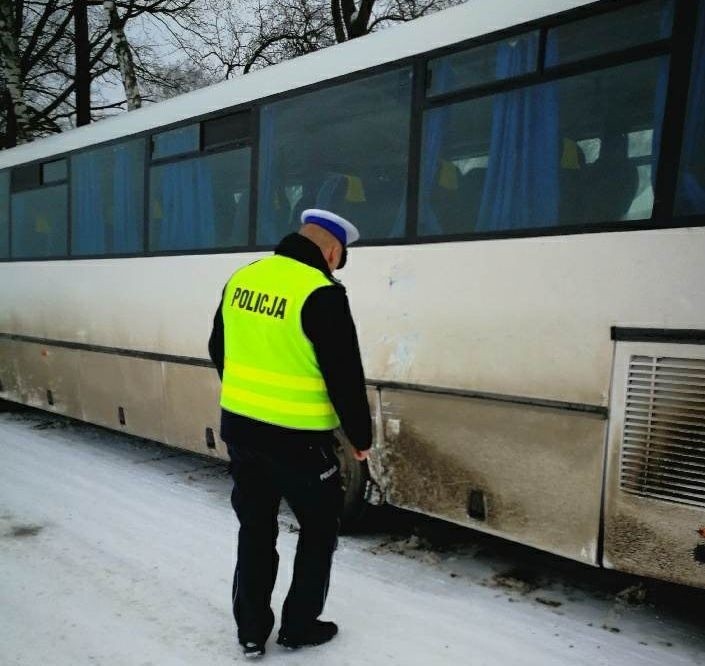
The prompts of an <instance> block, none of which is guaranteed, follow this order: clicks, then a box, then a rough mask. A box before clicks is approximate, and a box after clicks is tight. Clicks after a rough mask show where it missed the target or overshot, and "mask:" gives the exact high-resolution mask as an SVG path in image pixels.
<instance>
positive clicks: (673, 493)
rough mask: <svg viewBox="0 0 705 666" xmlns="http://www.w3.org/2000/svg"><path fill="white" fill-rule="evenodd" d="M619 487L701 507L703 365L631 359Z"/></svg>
mask: <svg viewBox="0 0 705 666" xmlns="http://www.w3.org/2000/svg"><path fill="white" fill-rule="evenodd" d="M620 486H621V488H622V489H623V490H625V491H627V492H630V493H634V494H636V495H642V496H644V497H654V498H657V499H663V500H668V501H671V502H677V503H679V504H691V505H695V506H702V507H705V360H698V359H692V358H666V357H652V356H632V357H631V359H630V363H629V378H628V381H627V402H626V413H625V418H624V439H623V441H622V459H621V466H620Z"/></svg>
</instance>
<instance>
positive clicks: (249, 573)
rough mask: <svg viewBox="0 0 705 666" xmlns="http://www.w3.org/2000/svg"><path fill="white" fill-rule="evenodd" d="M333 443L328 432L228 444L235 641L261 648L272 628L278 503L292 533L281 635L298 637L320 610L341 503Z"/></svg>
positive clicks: (341, 493) (276, 562)
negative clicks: (295, 536) (236, 526)
mask: <svg viewBox="0 0 705 666" xmlns="http://www.w3.org/2000/svg"><path fill="white" fill-rule="evenodd" d="M302 434H303V433H300V435H302ZM307 442H308V443H307ZM333 444H334V440H333V436H332V434H330V433H314V434H313V435H311V436H310V437H309V438H307V439H302V438H301V437H296V438H294V441H279V442H273V441H270V439H269V438H266V439H265V441H259V442H248V443H247V444H228V450H229V452H230V459H231V465H230V469H231V474H232V477H233V482H234V486H233V492H232V505H233V508H234V509H235V513H236V514H237V517H238V520H239V522H240V531H239V537H238V548H237V566H236V567H235V575H234V577H233V595H232V600H233V613H234V615H235V622H236V623H237V627H238V639H239V641H240V643H243V644H244V643H246V642H248V641H254V642H257V643H260V642H261V643H264V642H265V641H266V640H267V637H268V636H269V634H270V633H271V631H272V628H273V626H274V614H273V612H272V609H271V596H272V590H273V588H274V582H275V580H276V577H277V567H278V564H279V555H278V553H277V550H276V542H277V534H278V524H277V514H278V512H279V503H280V501H281V499H282V497H283V498H285V499H286V501H287V503H288V504H289V506H290V507H291V510H292V511H293V512H294V515H295V516H296V519H297V521H298V522H299V526H300V531H299V540H298V544H297V548H296V558H295V560H294V575H293V579H292V582H291V587H290V588H289V593H288V595H287V597H286V600H285V602H284V607H283V609H282V617H281V626H282V628H283V629H284V630H285V631H286V632H289V633H295V632H297V631H302V630H304V629H305V628H306V627H307V626H308V625H310V624H311V623H312V622H313V620H315V619H316V618H317V617H318V616H319V615H320V614H321V612H322V611H323V606H324V604H325V601H326V596H327V593H328V582H329V577H330V569H331V564H332V559H333V551H334V550H335V547H336V544H337V538H338V529H339V526H340V513H341V511H342V504H343V491H342V488H341V482H340V474H339V470H338V461H337V458H336V456H335V453H334V452H333Z"/></svg>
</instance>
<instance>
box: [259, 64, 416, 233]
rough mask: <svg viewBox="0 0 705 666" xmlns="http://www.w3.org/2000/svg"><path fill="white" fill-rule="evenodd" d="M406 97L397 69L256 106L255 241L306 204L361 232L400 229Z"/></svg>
mask: <svg viewBox="0 0 705 666" xmlns="http://www.w3.org/2000/svg"><path fill="white" fill-rule="evenodd" d="M410 102H411V71H410V69H408V68H405V69H402V70H397V71H394V72H390V73H386V74H379V75H376V76H372V77H370V78H367V79H364V80H361V81H355V82H352V83H345V84H341V85H338V86H334V87H328V88H325V89H324V90H319V91H315V92H311V93H308V94H305V95H301V96H299V97H295V98H292V99H287V100H283V101H281V102H275V103H273V104H270V105H267V106H264V107H263V108H262V110H261V115H260V161H259V193H258V220H257V242H258V244H261V245H272V244H274V243H277V242H278V241H279V240H280V239H281V237H282V236H284V235H285V234H286V233H289V232H291V231H295V230H296V229H297V228H298V226H299V216H300V214H301V212H302V211H303V210H304V209H306V208H314V207H319V208H329V209H331V210H333V211H335V212H336V213H338V214H340V215H342V216H344V217H348V218H349V219H350V220H351V221H353V222H354V223H355V224H356V225H357V226H358V228H359V229H360V234H361V236H362V238H363V239H374V238H395V237H399V236H401V235H403V234H404V231H405V220H406V178H407V168H408V151H409V149H408V143H409V110H410Z"/></svg>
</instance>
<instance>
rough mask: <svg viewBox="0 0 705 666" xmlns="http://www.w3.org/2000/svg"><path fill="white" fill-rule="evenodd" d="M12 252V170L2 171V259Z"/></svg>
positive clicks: (0, 257) (0, 251) (0, 254)
mask: <svg viewBox="0 0 705 666" xmlns="http://www.w3.org/2000/svg"><path fill="white" fill-rule="evenodd" d="M9 254H10V172H9V171H0V259H7V258H8V256H9Z"/></svg>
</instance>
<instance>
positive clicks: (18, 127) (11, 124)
mask: <svg viewBox="0 0 705 666" xmlns="http://www.w3.org/2000/svg"><path fill="white" fill-rule="evenodd" d="M13 5H14V3H12V2H11V1H10V0H0V67H1V68H2V73H3V77H4V79H5V83H6V86H7V93H8V97H9V101H10V104H9V106H10V107H11V108H9V109H8V118H7V127H6V138H5V145H6V146H8V147H9V146H14V145H16V144H18V143H23V142H24V141H27V140H28V138H29V136H28V134H29V133H28V128H29V124H30V120H31V117H30V116H31V113H30V110H29V108H28V107H27V104H26V102H25V98H24V81H23V76H22V67H21V63H20V57H19V50H18V47H17V34H18V30H17V22H16V20H15V7H14V6H13ZM17 10H18V12H19V15H18V16H17V21H18V22H19V21H21V20H22V4H21V3H19V4H18V5H17Z"/></svg>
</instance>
